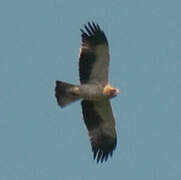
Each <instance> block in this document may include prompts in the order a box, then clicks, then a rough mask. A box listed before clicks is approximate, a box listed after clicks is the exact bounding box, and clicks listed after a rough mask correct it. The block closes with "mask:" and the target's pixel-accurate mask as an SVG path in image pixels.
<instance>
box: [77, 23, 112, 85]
mask: <svg viewBox="0 0 181 180" xmlns="http://www.w3.org/2000/svg"><path fill="white" fill-rule="evenodd" d="M84 27H85V31H84V30H82V29H81V32H82V35H81V36H82V46H81V49H80V57H79V76H80V82H81V84H85V83H102V84H107V82H108V67H109V47H108V41H107V39H106V36H105V34H104V32H103V31H102V30H101V29H100V27H99V25H98V24H95V23H94V22H92V24H91V23H88V26H86V25H85V26H84Z"/></svg>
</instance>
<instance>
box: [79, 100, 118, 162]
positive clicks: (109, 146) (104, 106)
mask: <svg viewBox="0 0 181 180" xmlns="http://www.w3.org/2000/svg"><path fill="white" fill-rule="evenodd" d="M81 105H82V112H83V117H84V121H85V124H86V126H87V129H88V133H89V137H90V141H91V146H92V151H93V153H94V159H97V162H99V161H101V162H103V161H104V160H105V161H107V158H108V156H109V155H110V156H112V152H113V150H114V149H115V147H116V142H117V141H116V131H115V120H114V117H113V113H112V109H111V105H110V102H109V100H103V101H87V100H83V101H82V103H81Z"/></svg>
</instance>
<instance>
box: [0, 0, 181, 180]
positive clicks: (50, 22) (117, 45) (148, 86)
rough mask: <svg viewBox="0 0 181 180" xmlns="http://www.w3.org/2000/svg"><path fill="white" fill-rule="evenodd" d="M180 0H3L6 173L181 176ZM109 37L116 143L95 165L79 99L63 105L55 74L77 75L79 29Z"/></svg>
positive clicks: (1, 119)
mask: <svg viewBox="0 0 181 180" xmlns="http://www.w3.org/2000/svg"><path fill="white" fill-rule="evenodd" d="M180 7H181V1H180V0H172V1H170V0H152V1H150V0H137V1H135V0H112V1H105V0H100V1H97V0H90V1H87V0H77V1H76V0H74V1H73V0H31V1H28V0H16V1H15V0H1V1H0V82H1V87H0V180H50V179H51V180H97V179H104V180H110V179H124V180H171V179H173V180H180V179H181V154H180V152H181V95H180V93H181V9H180ZM89 20H90V21H92V20H94V21H95V22H97V23H99V25H100V26H101V27H102V28H103V29H104V31H105V33H106V35H107V38H108V41H109V45H110V55H111V63H110V82H111V84H113V85H114V86H115V87H118V88H120V91H121V93H120V95H119V96H118V97H117V98H115V99H113V100H112V106H113V111H114V115H115V119H116V129H117V135H118V145H117V149H116V151H115V152H114V154H113V158H112V159H109V160H108V161H107V163H104V164H96V162H95V161H93V159H92V152H91V148H90V143H89V141H88V136H87V132H86V129H85V126H84V123H83V121H82V114H81V109H80V104H79V102H78V103H75V104H72V105H71V106H69V107H67V108H65V109H60V107H58V106H57V104H56V101H55V98H54V80H57V79H59V80H64V81H68V82H71V83H78V82H79V78H78V67H77V63H78V52H79V47H80V43H81V42H80V28H82V27H83V24H85V23H87V22H88V21H89Z"/></svg>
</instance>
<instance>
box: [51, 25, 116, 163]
mask: <svg viewBox="0 0 181 180" xmlns="http://www.w3.org/2000/svg"><path fill="white" fill-rule="evenodd" d="M81 38H82V45H81V48H80V54H79V78H80V85H74V84H70V83H66V82H63V81H56V84H55V97H56V100H57V103H58V105H60V107H62V108H63V107H65V106H67V105H69V104H71V103H73V102H75V101H77V100H81V106H82V114H83V119H84V122H85V125H86V127H87V130H88V135H89V138H90V142H91V146H92V151H93V157H94V159H96V160H97V162H104V161H107V159H108V157H109V156H112V153H113V150H114V149H115V148H116V143H117V138H116V130H115V119H114V116H113V112H112V109H111V104H110V99H111V98H113V97H115V96H116V95H117V94H119V89H116V88H113V87H111V85H110V84H109V83H108V69H109V60H110V58H109V46H108V41H107V38H106V36H105V33H104V32H103V30H102V29H101V28H100V26H99V25H98V24H95V23H94V22H91V23H90V22H88V24H87V25H84V29H81Z"/></svg>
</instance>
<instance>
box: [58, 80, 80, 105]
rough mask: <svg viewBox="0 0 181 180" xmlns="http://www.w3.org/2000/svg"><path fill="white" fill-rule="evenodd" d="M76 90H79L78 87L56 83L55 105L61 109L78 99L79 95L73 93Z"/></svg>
mask: <svg viewBox="0 0 181 180" xmlns="http://www.w3.org/2000/svg"><path fill="white" fill-rule="evenodd" d="M76 88H79V86H76V85H73V84H69V83H66V82H61V81H56V84H55V97H56V99H57V103H58V104H59V105H60V106H61V107H62V108H63V107H65V106H66V105H69V104H71V103H73V102H75V101H77V100H79V99H80V97H79V95H78V94H76V93H75V89H76Z"/></svg>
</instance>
